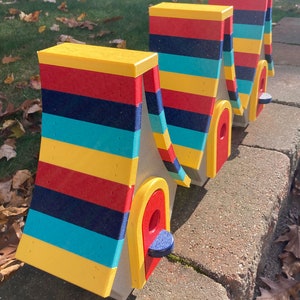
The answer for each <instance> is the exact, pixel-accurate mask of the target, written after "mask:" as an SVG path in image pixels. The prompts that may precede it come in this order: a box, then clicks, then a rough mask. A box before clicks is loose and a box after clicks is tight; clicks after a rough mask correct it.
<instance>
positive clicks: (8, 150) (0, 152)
mask: <svg viewBox="0 0 300 300" xmlns="http://www.w3.org/2000/svg"><path fill="white" fill-rule="evenodd" d="M16 156H17V152H16V151H15V149H14V148H13V147H12V146H10V145H6V144H3V145H2V146H1V147H0V159H1V158H3V157H4V158H6V160H10V159H12V158H14V157H16Z"/></svg>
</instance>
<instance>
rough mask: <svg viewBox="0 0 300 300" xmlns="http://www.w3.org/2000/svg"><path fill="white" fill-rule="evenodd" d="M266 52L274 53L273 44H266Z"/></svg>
mask: <svg viewBox="0 0 300 300" xmlns="http://www.w3.org/2000/svg"><path fill="white" fill-rule="evenodd" d="M264 49H265V54H272V52H273V49H272V45H265V48H264Z"/></svg>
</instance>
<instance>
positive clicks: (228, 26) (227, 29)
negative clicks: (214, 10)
mask: <svg viewBox="0 0 300 300" xmlns="http://www.w3.org/2000/svg"><path fill="white" fill-rule="evenodd" d="M232 32H233V17H232V16H231V17H230V18H228V19H226V20H225V26H224V34H229V35H231V34H232Z"/></svg>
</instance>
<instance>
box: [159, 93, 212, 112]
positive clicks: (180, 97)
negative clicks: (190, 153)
mask: <svg viewBox="0 0 300 300" xmlns="http://www.w3.org/2000/svg"><path fill="white" fill-rule="evenodd" d="M162 99H163V104H164V106H165V107H171V108H176V109H180V110H186V111H191V112H195V113H199V114H204V115H212V111H213V107H214V104H215V100H216V99H215V98H214V97H207V96H202V95H195V94H189V93H184V92H178V91H172V90H166V89H162Z"/></svg>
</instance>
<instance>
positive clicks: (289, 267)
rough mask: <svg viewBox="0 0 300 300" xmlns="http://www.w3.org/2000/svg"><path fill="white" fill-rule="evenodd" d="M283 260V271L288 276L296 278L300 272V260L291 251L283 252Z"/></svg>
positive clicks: (280, 256)
mask: <svg viewBox="0 0 300 300" xmlns="http://www.w3.org/2000/svg"><path fill="white" fill-rule="evenodd" d="M279 258H280V259H281V261H282V271H283V273H284V274H286V276H287V277H288V278H292V277H293V278H295V276H296V275H297V274H299V273H300V260H299V259H297V258H296V257H295V255H294V254H293V253H291V252H283V253H281V254H280V255H279Z"/></svg>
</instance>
